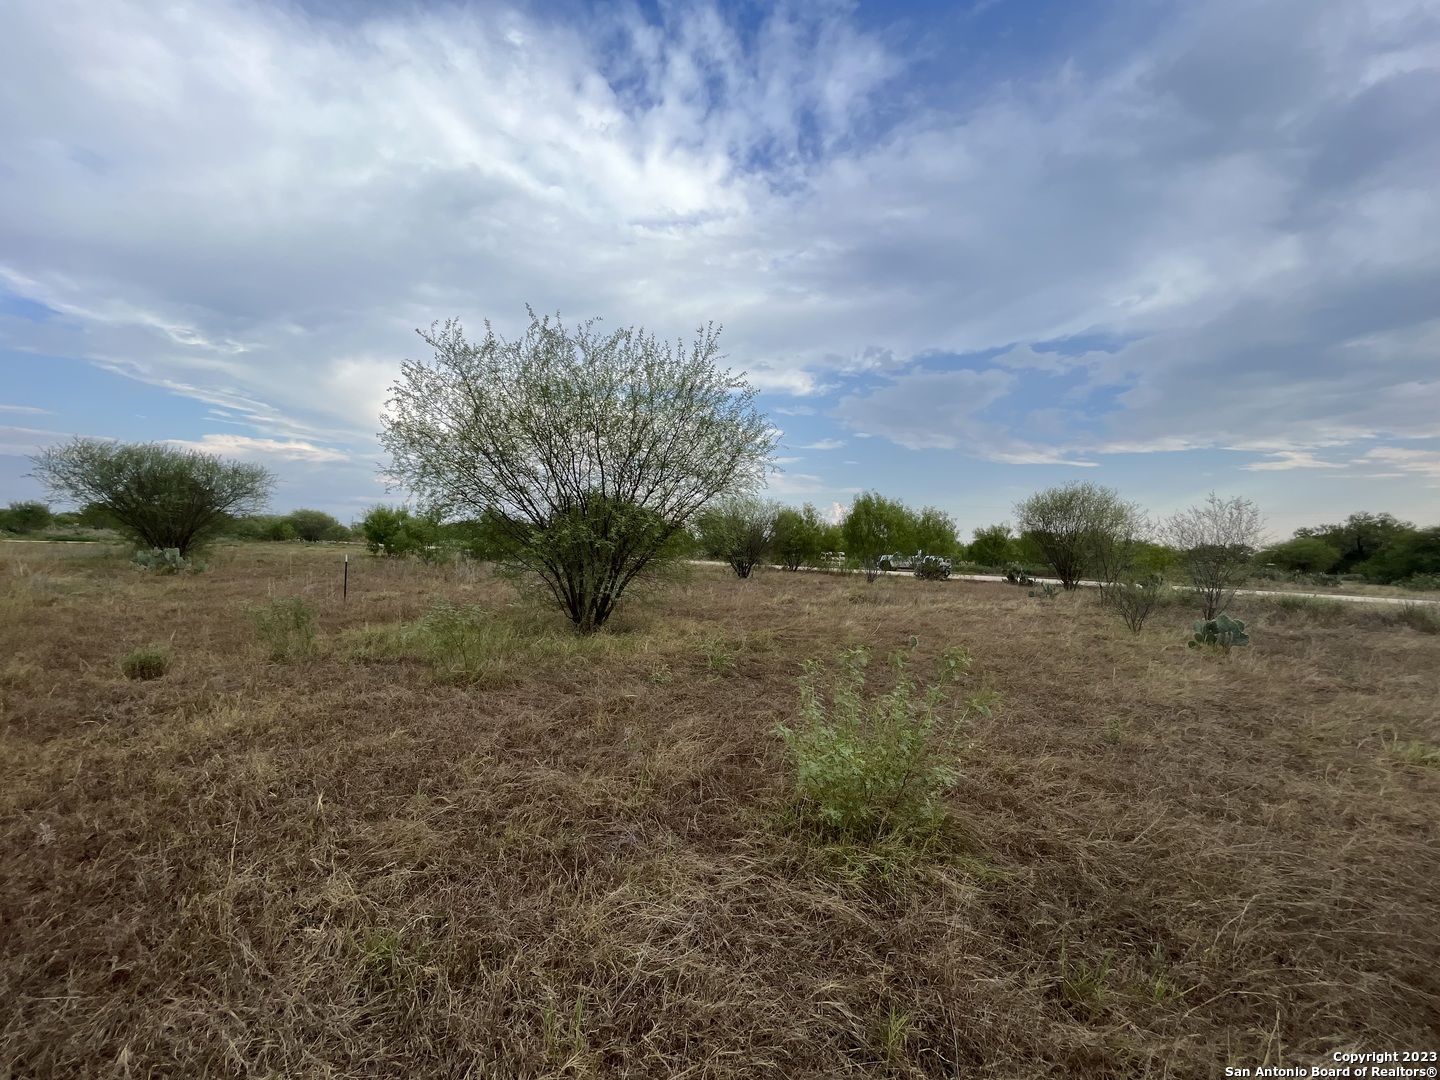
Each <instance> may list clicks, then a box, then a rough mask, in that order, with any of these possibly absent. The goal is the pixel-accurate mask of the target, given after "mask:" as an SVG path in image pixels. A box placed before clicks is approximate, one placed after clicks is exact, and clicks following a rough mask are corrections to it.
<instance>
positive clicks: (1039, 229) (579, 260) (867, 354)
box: [0, 0, 1440, 475]
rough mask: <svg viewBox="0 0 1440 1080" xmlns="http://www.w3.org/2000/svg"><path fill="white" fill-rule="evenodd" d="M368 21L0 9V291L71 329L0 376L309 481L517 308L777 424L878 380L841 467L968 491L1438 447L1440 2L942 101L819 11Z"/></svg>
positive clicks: (264, 12) (1229, 21)
mask: <svg viewBox="0 0 1440 1080" xmlns="http://www.w3.org/2000/svg"><path fill="white" fill-rule="evenodd" d="M396 11H397V14H394V15H389V16H383V17H378V18H374V19H370V20H367V21H364V22H360V23H356V24H351V25H346V24H343V23H341V22H339V21H333V20H327V21H322V20H310V19H307V18H306V17H305V16H303V15H302V14H300V13H299V11H298V9H295V8H291V7H287V6H280V5H255V4H250V3H241V2H239V0H232V2H226V0H217V2H215V3H212V4H207V5H203V6H201V7H184V6H181V7H173V6H172V7H168V8H166V7H157V6H155V5H153V4H149V3H144V2H141V0H113V2H111V3H107V4H103V5H94V4H88V3H84V2H82V0H50V2H48V3H45V4H33V5H11V6H10V7H8V8H6V9H5V13H4V15H3V16H0V161H4V162H5V163H6V164H5V166H4V167H3V168H0V208H6V209H0V252H4V257H3V258H4V261H3V265H0V281H3V282H4V284H5V287H6V288H7V289H8V290H10V291H11V292H13V293H15V294H17V295H19V296H22V297H24V298H26V299H29V300H33V301H36V302H38V303H43V304H45V305H47V306H48V307H50V308H51V309H53V310H54V311H56V312H59V313H60V314H61V316H63V317H62V318H58V319H54V320H46V321H40V322H33V321H28V320H25V319H21V318H17V317H13V316H9V315H6V316H0V344H3V345H6V346H9V347H10V348H14V349H19V350H29V351H31V352H34V353H48V354H50V355H64V356H85V357H89V358H93V359H95V360H97V361H98V362H101V363H104V364H106V365H109V366H111V367H113V368H115V369H116V370H122V371H124V372H126V373H127V374H129V375H131V376H133V377H136V378H141V379H144V380H146V381H148V382H151V383H154V384H156V385H159V386H163V387H166V388H169V389H171V390H173V391H174V392H176V393H179V394H183V395H186V396H188V397H193V398H196V399H197V400H200V401H203V402H206V403H207V404H210V405H213V406H216V407H220V408H225V409H228V410H230V411H231V412H232V416H233V419H234V420H235V421H236V422H239V423H241V424H244V425H246V426H247V427H248V428H249V429H250V430H252V431H253V432H254V433H255V439H256V441H257V443H266V442H268V443H271V444H274V445H275V446H282V445H284V446H309V447H312V448H313V449H314V451H315V452H318V453H322V454H323V453H336V452H337V451H329V450H324V449H323V447H324V446H325V445H327V444H331V443H350V444H355V445H365V446H368V445H370V440H371V438H372V437H373V433H374V431H375V428H376V412H377V411H378V409H379V407H380V405H381V403H382V402H383V399H384V394H385V388H386V386H387V385H388V384H389V382H390V380H391V379H393V377H394V373H395V369H396V365H397V364H398V362H399V360H400V359H401V358H403V357H406V356H416V355H417V354H419V353H421V352H422V351H423V346H422V348H421V349H417V347H416V346H417V344H418V343H417V340H416V338H415V336H414V334H413V332H412V331H413V328H414V327H415V326H424V325H428V323H429V322H430V321H431V320H432V319H433V318H437V317H445V316H447V315H451V314H459V315H461V316H463V317H464V318H465V319H466V320H467V321H468V323H469V324H470V325H471V326H472V328H476V329H478V323H479V320H480V318H482V317H484V316H487V315H488V316H491V317H493V318H494V319H495V320H496V322H497V326H499V327H500V328H501V329H502V330H507V329H508V330H510V331H513V330H515V329H516V328H517V327H518V325H519V322H520V320H521V317H522V311H523V307H522V305H523V303H524V302H526V301H529V302H531V303H533V304H535V306H536V307H537V308H538V309H540V310H554V309H555V308H557V307H558V308H561V309H563V311H564V312H565V314H566V315H567V317H571V318H576V317H584V316H587V315H590V314H592V313H601V314H604V315H606V316H607V318H608V319H610V320H611V322H612V324H614V323H618V324H629V323H632V322H634V323H649V324H651V329H654V330H656V331H657V332H659V333H662V334H666V335H673V334H675V333H683V332H685V331H686V330H688V329H689V328H692V327H694V326H695V325H698V324H700V323H702V322H704V321H705V320H708V319H712V318H713V319H716V320H717V321H723V322H724V323H726V325H727V330H726V334H725V338H724V340H725V347H726V349H727V351H728V352H729V353H730V358H729V360H728V361H727V362H728V363H730V364H731V365H732V366H733V367H735V369H736V370H747V371H748V372H750V377H751V380H752V382H754V383H755V384H756V385H757V386H759V387H761V388H763V389H764V390H766V391H767V392H770V393H775V394H782V395H791V396H796V397H820V396H824V395H828V394H831V393H833V392H835V391H836V389H837V388H838V387H840V386H842V385H853V384H851V383H848V382H846V381H845V380H849V379H853V378H857V377H860V378H864V379H867V380H879V381H880V383H879V386H878V388H877V389H874V390H872V391H868V392H866V391H853V390H852V391H850V392H848V393H843V395H842V398H841V401H840V405H839V409H838V413H837V416H838V417H839V418H840V419H841V420H842V421H843V422H844V423H845V424H846V425H847V426H848V427H849V428H851V429H852V430H853V431H854V433H855V434H856V435H857V436H869V435H882V436H884V437H886V438H889V439H892V440H893V441H895V442H898V443H900V444H901V445H904V446H911V447H930V448H951V449H956V450H961V451H964V452H968V453H974V454H979V455H981V456H984V457H988V458H990V459H992V460H995V461H1010V462H1036V463H1044V462H1051V463H1066V464H1085V463H1086V462H1084V461H1079V460H1076V458H1077V455H1085V456H1087V457H1088V456H1090V455H1093V454H1095V453H1105V452H1109V453H1117V452H1122V451H1128V452H1141V451H1157V450H1165V449H1173V448H1178V447H1187V448H1196V447H1206V446H1226V447H1248V448H1251V449H1255V450H1257V451H1260V452H1264V453H1269V454H1272V455H1283V454H1286V453H1289V454H1292V455H1303V454H1304V453H1307V452H1311V451H1313V450H1314V449H1315V448H1317V447H1320V446H1327V445H1328V446H1336V445H1343V444H1346V443H1353V442H1358V441H1361V440H1375V439H1387V438H1405V439H1440V420H1437V417H1440V382H1437V381H1436V380H1435V379H1434V376H1433V364H1434V356H1435V355H1436V344H1437V341H1440V320H1436V319H1435V318H1434V296H1435V295H1436V290H1437V288H1440V250H1437V247H1436V244H1435V241H1434V237H1435V236H1436V235H1440V196H1437V188H1436V186H1435V184H1434V180H1433V178H1434V176H1435V175H1437V173H1440V53H1437V48H1436V42H1437V40H1440V29H1437V23H1436V21H1435V19H1434V16H1433V5H1431V4H1427V3H1423V2H1419V0H1417V2H1414V3H1406V2H1403V0H1384V2H1381V0H1277V2H1276V3H1273V4H1267V5H1254V4H1251V3H1247V2H1243V0H1214V2H1212V3H1209V4H1207V5H1204V6H1197V7H1195V8H1193V9H1191V10H1189V11H1187V12H1186V13H1184V14H1183V15H1177V16H1175V17H1173V18H1170V19H1169V20H1168V21H1166V22H1164V23H1163V24H1162V26H1161V29H1160V30H1159V31H1157V32H1155V33H1153V34H1151V35H1150V36H1148V37H1146V38H1145V39H1144V40H1143V44H1141V45H1140V46H1137V47H1135V48H1134V49H1133V50H1132V51H1131V52H1130V53H1129V54H1127V55H1125V56H1124V57H1122V58H1120V59H1119V60H1118V61H1117V62H1114V63H1107V64H1105V65H1103V66H1102V65H1090V66H1087V65H1086V64H1085V63H1083V62H1079V63H1075V64H1072V65H1069V66H1067V67H1065V68H1064V69H1062V70H1057V71H1055V72H1053V73H1051V74H1050V75H1048V76H1042V77H1040V78H1038V79H1037V78H1018V79H1015V80H1011V81H1010V82H1008V83H1005V84H1001V85H997V86H996V87H994V88H993V91H992V92H991V93H989V94H988V96H987V95H986V94H984V93H974V94H971V95H969V96H968V97H966V98H965V101H966V103H967V104H966V105H965V106H964V108H963V109H962V108H958V107H955V106H953V105H952V104H951V100H950V98H949V97H947V96H946V95H945V94H944V93H941V92H934V93H932V92H930V91H929V90H927V88H925V87H923V86H918V85H912V84H909V83H907V82H905V70H904V63H903V62H902V59H901V58H900V57H898V56H896V55H893V54H892V52H891V51H890V50H889V49H888V48H887V46H886V45H885V41H886V40H887V38H886V36H885V35H884V34H880V33H876V34H870V33H866V32H863V31H862V30H860V29H859V28H858V26H857V24H856V23H854V22H853V21H852V20H851V19H850V18H849V17H848V16H847V15H846V14H845V9H843V8H842V7H839V6H832V5H827V4H817V5H815V6H813V7H812V6H807V5H804V4H801V5H798V6H795V7H793V8H792V7H780V8H776V9H774V14H773V15H772V16H771V17H769V18H768V19H767V20H766V21H765V22H764V24H763V25H762V26H761V28H760V30H759V31H758V33H757V35H756V38H755V41H754V42H752V43H749V44H747V43H746V41H745V39H744V35H742V34H740V33H738V32H737V31H736V30H735V29H734V28H733V27H731V26H729V25H728V24H727V23H726V21H725V19H724V18H723V17H722V16H721V15H720V14H718V13H717V10H716V9H714V8H712V7H709V6H705V5H698V6H689V7H684V8H683V9H682V8H679V7H676V8H673V9H669V10H667V12H666V14H665V15H664V18H665V20H666V22H665V24H664V25H663V26H660V27H656V26H650V25H646V24H644V23H643V22H642V21H641V17H640V15H639V14H638V9H637V8H631V7H620V6H616V7H614V8H605V9H603V10H602V13H601V14H599V15H597V16H595V21H594V22H593V23H592V24H589V25H583V26H581V25H562V24H559V23H551V22H546V21H544V20H543V19H541V18H539V17H536V16H532V15H530V14H526V13H525V12H524V11H506V10H504V9H500V8H494V7H484V8H478V9H477V8H472V9H462V8H458V7H448V6H447V7H440V8H436V9H434V10H431V11H424V10H415V9H410V8H405V9H403V12H402V9H396ZM601 42H604V44H603V45H602V44H600V43H601ZM1085 48H1086V45H1085V43H1084V42H1076V43H1074V46H1073V49H1074V51H1075V52H1076V53H1077V54H1083V52H1084V49H1085ZM1081 58H1082V60H1083V55H1082V57H1081ZM1088 70H1095V71H1100V72H1102V73H1101V74H1098V75H1087V74H1086V71H1088ZM891 87H894V88H895V91H894V93H893V94H892V95H891V96H889V97H886V95H887V94H890V88H891ZM897 103H898V105H897ZM657 319H659V320H663V321H664V324H663V325H656V320H657ZM1085 335H1092V336H1097V337H1099V338H1104V339H1106V340H1110V341H1113V342H1120V343H1123V344H1118V345H1117V346H1116V347H1115V348H1114V351H1097V350H1095V349H1086V348H1082V349H1080V350H1079V351H1078V352H1077V353H1076V354H1075V355H1069V354H1067V353H1062V352H1056V351H1052V350H1050V349H1047V348H1045V347H1038V348H1037V345H1038V344H1039V343H1043V342H1047V341H1054V340H1056V339H1060V338H1066V337H1076V338H1077V339H1083V337H1084V336H1085ZM939 353H955V354H960V355H962V356H974V355H986V356H989V355H994V356H995V359H994V360H993V361H987V362H986V363H985V364H981V363H979V362H976V363H974V364H971V365H970V366H971V367H972V368H974V369H975V370H972V371H970V372H969V373H968V374H962V373H960V372H956V371H948V372H947V371H942V370H940V368H941V367H942V365H941V364H940V363H939V361H937V360H934V359H933V358H934V356H935V355H936V354H939ZM917 357H918V358H920V359H919V361H918V363H919V365H920V366H919V367H917V366H916V363H917V361H916V358H917ZM966 362H967V363H969V361H966ZM927 380H928V381H927ZM1052 384H1053V385H1054V386H1055V387H1058V388H1061V389H1057V390H1055V392H1054V394H1049V389H1048V388H1050V387H1051V386H1052ZM867 385H869V384H868V383H867ZM1106 391H1116V393H1113V394H1110V395H1108V397H1107V394H1106V393H1105V392H1106ZM1062 394H1063V399H1064V400H1065V401H1067V402H1071V403H1083V404H1085V407H1086V408H1087V409H1089V410H1090V411H1089V412H1088V413H1086V412H1085V411H1084V410H1081V409H1080V408H1079V407H1078V405H1077V408H1076V409H1073V410H1068V411H1067V410H1056V409H1053V408H1051V406H1053V405H1054V404H1055V403H1056V401H1055V400H1052V399H1058V398H1060V397H1061V396H1062ZM1047 395H1049V396H1047ZM1032 398H1043V400H1033V401H1032V400H1031V399H1032ZM1007 399H1008V401H1010V402H1015V401H1019V400H1021V399H1024V406H1023V408H1022V409H1015V410H1010V412H1008V413H1004V414H1003V415H1002V413H1001V412H1000V411H997V412H995V413H993V414H989V415H987V416H983V417H982V416H981V415H980V414H981V413H983V412H985V410H986V409H987V408H989V407H991V406H993V405H996V404H998V403H1002V401H1004V400H1007ZM812 407H813V406H812V405H809V404H802V405H799V406H795V407H793V408H792V409H791V411H792V412H794V413H795V414H798V415H807V413H806V412H805V410H807V409H810V408H812ZM1107 410H1108V412H1107ZM777 411H779V410H777ZM821 411H822V412H823V408H822V409H821ZM1022 413H1023V415H1024V416H1028V417H1031V418H1033V421H1034V423H1035V425H1036V427H1035V430H1033V431H1030V430H1023V429H1024V423H1025V422H1024V421H1023V420H1021V419H1018V417H1020V416H1021V415H1022ZM1011 416H1014V417H1016V419H1011V418H1010V417H1011ZM1067 425H1069V426H1068V427H1067ZM207 438H218V436H213V437H207ZM817 445H818V444H817ZM251 449H252V450H253V449H255V448H254V447H252V448H251ZM257 452H258V451H257ZM268 452H272V453H273V452H278V451H274V450H271V451H268ZM294 452H296V453H300V451H294ZM315 460H320V459H315ZM324 460H334V459H324ZM1298 460H1299V459H1298V458H1293V457H1292V458H1288V459H1287V458H1285V457H1283V456H1276V457H1273V458H1272V461H1271V462H1270V463H1264V462H1262V463H1259V465H1260V467H1265V466H1266V465H1267V464H1268V466H1269V467H1271V468H1279V467H1289V468H1298V467H1303V466H1301V465H1298V464H1290V465H1285V464H1284V463H1285V462H1286V461H1292V462H1293V461H1298ZM1312 467H1313V466H1312ZM1409 471H1411V472H1413V473H1415V474H1416V475H1422V474H1423V475H1428V474H1424V473H1423V470H1416V469H1411V470H1409Z"/></svg>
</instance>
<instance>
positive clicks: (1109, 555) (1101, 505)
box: [1015, 481, 1145, 589]
mask: <svg viewBox="0 0 1440 1080" xmlns="http://www.w3.org/2000/svg"><path fill="white" fill-rule="evenodd" d="M1015 518H1016V521H1017V523H1018V524H1019V527H1020V529H1021V530H1022V531H1023V533H1024V534H1025V536H1026V537H1028V538H1029V539H1030V540H1032V541H1033V542H1034V544H1035V545H1036V547H1038V548H1039V550H1040V551H1041V552H1043V553H1044V556H1045V561H1046V562H1047V563H1048V564H1049V566H1050V569H1051V570H1053V571H1054V573H1055V576H1056V577H1058V578H1059V579H1060V582H1061V584H1063V585H1064V586H1065V588H1066V589H1074V588H1077V587H1078V586H1079V584H1080V582H1081V580H1082V579H1083V578H1085V577H1086V576H1092V575H1093V576H1095V577H1097V578H1099V579H1100V581H1101V583H1102V584H1109V583H1110V582H1115V581H1120V580H1122V579H1123V578H1124V577H1125V576H1126V575H1127V574H1130V573H1133V564H1134V558H1135V555H1136V554H1137V553H1138V550H1139V543H1140V542H1141V541H1142V540H1143V539H1144V537H1143V533H1144V531H1145V520H1144V515H1143V514H1142V513H1141V511H1140V509H1139V507H1138V506H1136V505H1135V504H1134V503H1128V502H1125V501H1124V500H1123V499H1121V498H1120V495H1119V493H1118V492H1116V491H1115V490H1114V489H1113V488H1108V487H1102V486H1100V485H1099V484H1093V483H1090V482H1089V481H1084V482H1076V483H1070V484H1065V485H1064V486H1063V487H1053V488H1047V489H1046V490H1044V491H1040V492H1037V493H1036V494H1034V495H1032V496H1030V498H1028V499H1026V500H1025V501H1024V502H1022V503H1018V504H1017V505H1016V507H1015Z"/></svg>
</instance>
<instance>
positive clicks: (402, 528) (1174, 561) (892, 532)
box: [0, 492, 1440, 588]
mask: <svg viewBox="0 0 1440 1080" xmlns="http://www.w3.org/2000/svg"><path fill="white" fill-rule="evenodd" d="M735 512H738V511H737V509H736V508H733V507H732V508H731V513H732V514H733V513H735ZM743 513H744V515H745V522H744V525H745V527H746V528H748V529H750V530H752V532H753V533H754V535H755V536H756V537H757V541H756V542H757V543H758V545H759V548H758V549H757V553H758V554H759V555H760V557H761V558H763V559H765V560H769V561H773V562H777V563H780V564H781V565H783V566H786V567H788V568H790V569H798V568H800V567H802V566H818V565H823V564H827V563H828V562H830V561H832V560H833V556H834V554H835V553H837V552H847V553H849V554H850V555H851V556H854V557H856V558H860V559H864V558H871V557H874V556H877V555H880V554H887V553H902V554H913V553H915V552H917V551H924V552H925V553H926V554H930V555H940V556H943V557H945V558H949V559H953V560H955V561H957V562H962V563H967V564H969V565H971V566H973V567H976V568H981V569H1003V568H1005V567H1008V566H1011V565H1016V564H1018V565H1021V566H1025V567H1029V568H1032V569H1034V570H1036V571H1044V570H1045V569H1046V565H1045V557H1044V555H1043V553H1042V552H1041V550H1040V546H1039V545H1038V544H1037V543H1036V542H1035V539H1034V538H1033V537H1031V536H1028V535H1026V534H1024V533H1019V534H1017V533H1016V532H1015V531H1014V530H1012V528H1011V527H1010V525H1009V524H1008V523H1003V522H1002V523H1001V524H998V525H987V526H984V527H981V528H978V529H976V530H975V531H974V533H973V536H972V538H971V541H970V543H968V544H966V543H964V542H962V541H961V540H960V538H959V536H958V535H957V529H956V526H955V522H954V521H953V519H952V518H951V517H950V516H949V515H948V514H945V513H943V512H942V511H940V510H937V509H935V508H934V507H925V508H923V509H920V510H916V509H914V508H912V507H910V506H907V505H906V504H905V503H903V502H902V501H900V500H898V499H889V498H886V497H884V496H882V495H880V494H879V493H877V492H865V493H863V494H861V495H859V496H857V497H856V499H855V501H854V503H853V505H852V506H851V508H850V510H849V512H848V513H847V514H846V515H845V516H844V517H843V518H842V519H841V520H840V521H839V522H831V521H827V520H825V519H824V518H823V517H822V516H821V515H820V513H819V511H817V510H816V508H815V507H814V506H812V505H810V504H808V503H807V504H806V505H804V506H803V507H800V508H799V509H796V508H795V507H791V506H785V505H782V504H780V503H776V502H770V501H763V500H751V501H750V502H749V503H748V504H747V505H746V506H745V507H744V508H743ZM108 525H109V522H108V520H107V517H106V514H105V512H104V511H103V510H101V509H99V508H98V507H93V506H88V507H85V508H84V509H82V510H79V511H71V512H61V513H56V512H54V511H52V510H51V508H50V506H49V505H48V504H46V503H44V502H39V501H35V500H31V501H26V502H12V503H10V505H9V506H8V507H6V508H5V509H3V510H0V532H4V533H6V534H8V535H11V536H27V537H32V538H43V537H44V536H46V535H52V536H54V537H55V538H57V539H63V538H74V537H75V536H76V535H77V534H78V533H81V532H82V531H83V530H103V529H106V528H107V527H108ZM725 527H726V523H725V522H724V521H722V520H721V519H720V518H718V517H717V516H716V515H715V514H714V513H712V514H710V515H709V516H706V515H701V517H700V519H699V520H698V521H697V524H696V528H695V529H694V530H693V531H688V532H686V533H685V534H684V535H683V536H681V537H680V538H679V539H678V544H679V546H680V547H682V548H685V549H687V550H688V552H689V553H692V554H702V555H704V554H711V555H713V554H717V553H718V552H717V550H716V548H717V541H716V537H718V536H720V535H721V534H722V532H723V530H724V528H725ZM731 527H734V523H731ZM222 535H225V536H228V537H230V538H232V539H236V540H252V541H304V542H307V543H320V542H326V541H328V542H337V541H361V542H363V543H364V544H365V545H366V548H367V549H368V550H369V551H370V552H372V553H373V554H376V555H386V556H392V557H401V556H407V555H415V556H420V557H423V558H448V557H452V556H453V555H454V554H456V553H465V554H467V555H469V556H470V557H472V558H476V559H488V558H492V557H494V555H495V552H496V550H497V548H496V542H495V537H496V534H495V531H494V527H493V523H487V522H486V521H484V520H470V521H459V522H446V521H443V520H441V519H440V518H439V517H438V516H435V515H428V514H423V513H416V512H413V511H411V510H410V509H409V508H407V507H404V506H386V505H379V506H373V507H371V508H370V509H369V510H367V511H366V512H365V513H364V515H362V517H361V518H360V520H359V521H356V522H354V523H353V524H351V525H346V524H344V523H342V522H341V521H340V520H338V519H337V518H335V517H333V516H332V515H330V514H327V513H325V512H324V511H321V510H309V509H298V510H292V511H291V512H290V513H288V514H256V515H252V516H248V517H239V518H234V519H233V520H231V521H230V522H229V523H228V524H227V525H226V527H225V528H224V529H223V531H222ZM872 548H873V549H874V550H873V551H872V550H871V549H872ZM1138 562H1139V564H1140V569H1143V570H1145V571H1146V572H1151V573H1157V574H1162V575H1164V574H1166V573H1167V572H1170V571H1173V570H1174V569H1175V568H1176V567H1177V566H1178V565H1179V563H1180V552H1179V551H1178V550H1176V549H1175V548H1171V547H1167V546H1166V545H1164V544H1160V543H1151V542H1145V543H1142V544H1140V545H1139V558H1138ZM1254 565H1255V568H1256V572H1257V574H1259V575H1261V576H1267V575H1272V576H1273V575H1297V574H1298V575H1312V576H1313V575H1328V576H1349V577H1351V578H1363V579H1365V580H1367V581H1373V582H1377V583H1381V584H1409V585H1414V586H1418V587H1422V588H1423V587H1429V588H1435V587H1440V526H1429V527H1424V528H1422V527H1417V526H1416V525H1414V524H1412V523H1410V522H1407V521H1400V520H1399V519H1397V518H1396V517H1394V516H1393V515H1391V514H1374V513H1369V512H1365V511H1361V512H1359V513H1354V514H1351V515H1350V516H1349V517H1347V518H1346V519H1345V520H1344V521H1342V522H1339V523H1336V524H1328V525H1316V526H1307V527H1305V528H1301V529H1297V530H1296V531H1295V533H1294V534H1293V536H1292V537H1291V538H1290V539H1288V540H1285V541H1283V542H1281V543H1278V544H1275V545H1273V546H1271V547H1268V548H1264V549H1261V550H1259V551H1256V552H1255V553H1254Z"/></svg>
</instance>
